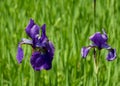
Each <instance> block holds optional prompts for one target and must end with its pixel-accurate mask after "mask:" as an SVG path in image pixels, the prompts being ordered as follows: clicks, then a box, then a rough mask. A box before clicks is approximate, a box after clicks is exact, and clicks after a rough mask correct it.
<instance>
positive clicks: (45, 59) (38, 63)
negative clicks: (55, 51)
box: [30, 52, 52, 71]
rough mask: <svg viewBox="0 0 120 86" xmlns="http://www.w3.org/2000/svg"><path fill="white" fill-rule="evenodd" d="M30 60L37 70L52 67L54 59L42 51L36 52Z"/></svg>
mask: <svg viewBox="0 0 120 86" xmlns="http://www.w3.org/2000/svg"><path fill="white" fill-rule="evenodd" d="M30 62H31V65H32V67H33V68H34V70H37V71H39V70H42V69H46V70H49V69H50V68H51V67H52V64H51V62H52V60H50V57H49V55H48V54H47V53H46V54H41V53H40V52H34V53H33V54H32V57H31V60H30Z"/></svg>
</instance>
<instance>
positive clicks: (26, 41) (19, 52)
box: [16, 38, 33, 63]
mask: <svg viewBox="0 0 120 86" xmlns="http://www.w3.org/2000/svg"><path fill="white" fill-rule="evenodd" d="M22 44H28V45H33V43H32V41H31V40H29V39H25V38H23V39H22V40H21V42H20V43H19V45H18V50H17V55H16V59H17V61H18V63H21V62H22V59H23V57H24V53H23V49H22V47H21V46H22Z"/></svg>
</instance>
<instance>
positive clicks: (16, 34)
mask: <svg viewBox="0 0 120 86" xmlns="http://www.w3.org/2000/svg"><path fill="white" fill-rule="evenodd" d="M93 4H94V3H93V0H0V55H1V57H0V86H95V85H96V80H95V76H94V66H93V55H92V53H93V52H92V51H90V54H89V55H88V56H87V58H86V59H82V58H81V55H80V49H81V47H82V46H87V45H89V43H90V40H89V39H88V38H89V36H91V35H92V34H94V33H95V32H96V31H101V29H102V28H105V31H106V32H107V34H108V37H109V40H108V43H109V44H110V45H111V46H112V47H114V48H116V50H117V59H116V60H114V61H111V62H108V61H106V59H105V56H106V54H107V51H106V50H102V51H101V55H100V57H99V66H100V69H99V73H98V84H99V86H120V82H119V81H120V67H119V65H120V59H119V55H120V54H119V52H120V49H119V48H120V18H119V15H120V9H119V8H120V1H119V0H97V1H96V21H95V23H96V28H94V6H93ZM30 18H32V19H34V20H35V22H36V23H37V24H38V25H40V26H41V25H42V24H44V23H46V25H47V29H46V31H47V32H46V33H47V36H48V38H49V40H51V41H52V42H53V44H54V46H55V55H54V60H53V62H52V69H51V70H49V71H46V70H42V71H39V72H37V71H34V70H33V69H32V67H31V64H30V57H31V48H30V46H28V45H23V49H24V53H25V56H24V60H23V62H22V64H18V63H17V61H16V52H17V45H18V42H19V41H20V40H21V38H29V37H28V36H27V35H26V33H25V27H26V26H27V24H28V22H29V19H30Z"/></svg>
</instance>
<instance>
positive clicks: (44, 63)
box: [16, 19, 116, 71]
mask: <svg viewBox="0 0 120 86" xmlns="http://www.w3.org/2000/svg"><path fill="white" fill-rule="evenodd" d="M45 29H46V25H45V24H43V25H42V26H41V27H39V26H38V25H37V24H35V23H34V21H33V20H32V19H30V22H29V24H28V25H27V27H26V33H27V35H28V36H29V37H30V38H31V40H29V39H25V38H23V39H22V40H21V42H19V44H18V51H17V56H16V58H17V61H18V63H21V62H22V60H23V57H24V53H23V49H22V45H23V44H27V45H30V46H31V47H32V49H33V52H32V56H31V58H30V63H31V65H32V67H33V69H34V70H36V71H39V70H42V69H46V70H49V69H51V67H52V60H53V56H54V50H55V48H54V45H53V44H52V42H50V41H49V40H48V37H47V36H46V30H45ZM40 31H41V32H42V33H41V35H39V34H40V33H39V32H40ZM102 31H103V34H101V33H100V32H96V33H95V34H93V35H92V36H90V38H89V39H90V40H91V41H92V44H91V45H89V46H87V47H82V49H81V54H82V57H83V58H86V57H87V55H88V53H89V51H90V49H92V48H93V49H94V53H96V50H95V49H98V50H101V49H106V50H108V54H107V56H106V59H107V60H108V61H112V60H114V59H115V58H116V49H113V48H112V47H111V46H110V45H108V43H107V40H108V37H107V34H106V32H105V31H104V30H102Z"/></svg>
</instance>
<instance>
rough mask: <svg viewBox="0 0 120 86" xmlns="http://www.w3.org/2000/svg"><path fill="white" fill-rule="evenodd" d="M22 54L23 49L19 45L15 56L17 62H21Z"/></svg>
mask: <svg viewBox="0 0 120 86" xmlns="http://www.w3.org/2000/svg"><path fill="white" fill-rule="evenodd" d="M23 56H24V53H23V50H22V48H21V47H20V46H18V50H17V56H16V59H17V61H18V63H21V62H22V59H23Z"/></svg>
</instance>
